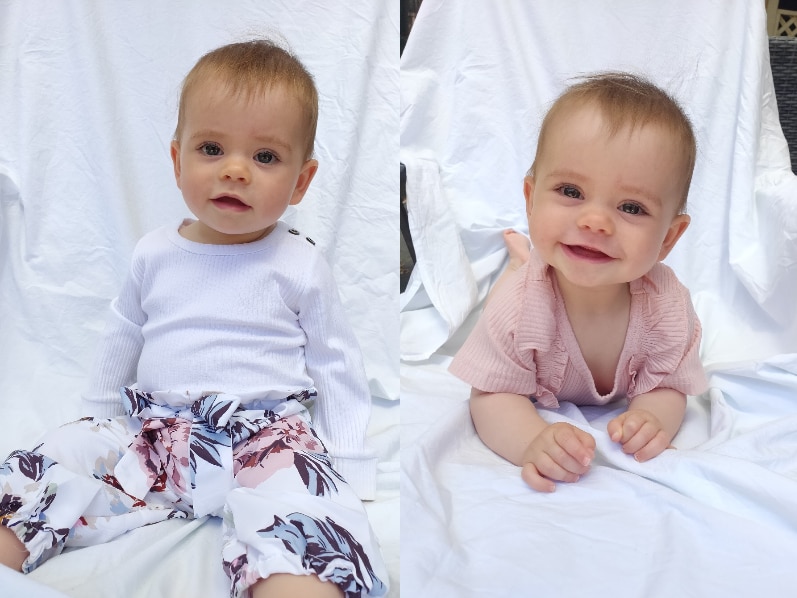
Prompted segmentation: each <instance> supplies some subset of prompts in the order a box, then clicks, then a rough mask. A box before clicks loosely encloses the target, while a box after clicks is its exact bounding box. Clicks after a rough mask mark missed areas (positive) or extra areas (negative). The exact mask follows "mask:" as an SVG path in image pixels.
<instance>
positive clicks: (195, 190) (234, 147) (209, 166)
mask: <svg viewBox="0 0 797 598" xmlns="http://www.w3.org/2000/svg"><path fill="white" fill-rule="evenodd" d="M304 131H305V123H304V120H303V115H302V111H301V108H300V107H299V105H298V102H296V101H295V100H294V99H293V98H292V97H291V96H290V94H289V93H287V92H286V91H285V90H284V89H282V88H281V87H275V88H274V89H271V90H269V91H266V92H265V93H264V94H263V95H261V96H258V97H255V98H247V97H246V96H245V95H242V96H235V95H232V94H230V93H227V92H225V91H222V90H221V86H219V85H214V82H205V83H202V84H200V85H198V86H197V87H196V88H195V89H194V90H193V91H192V93H191V95H190V96H189V97H188V98H186V101H185V121H184V126H183V129H182V131H180V140H179V141H175V142H173V144H172V159H173V161H174V172H175V177H176V179H177V186H178V187H179V188H180V190H181V191H182V194H183V198H184V200H185V202H186V204H187V205H188V208H189V209H190V210H191V212H192V213H193V214H194V215H195V216H196V217H197V219H198V222H197V223H194V225H192V226H191V236H190V238H192V240H198V241H201V242H204V243H215V244H229V243H246V242H249V241H253V240H255V239H257V238H259V237H261V236H263V235H264V234H267V233H268V231H269V230H270V229H271V227H273V225H274V223H275V222H276V221H277V220H278V219H279V218H280V216H282V214H283V213H284V212H285V210H286V209H287V207H288V205H291V204H296V203H299V202H300V201H301V199H302V197H303V196H304V193H305V191H306V190H307V187H308V186H309V184H310V181H311V180H312V178H313V175H314V174H315V171H316V168H317V163H316V162H315V160H305V139H304Z"/></svg>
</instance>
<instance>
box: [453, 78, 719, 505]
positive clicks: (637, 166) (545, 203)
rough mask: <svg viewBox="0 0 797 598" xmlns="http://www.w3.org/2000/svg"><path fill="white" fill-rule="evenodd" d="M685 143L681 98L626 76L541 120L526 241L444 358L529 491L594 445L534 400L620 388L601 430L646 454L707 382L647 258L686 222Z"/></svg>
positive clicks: (639, 455)
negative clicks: (621, 408) (449, 357)
mask: <svg viewBox="0 0 797 598" xmlns="http://www.w3.org/2000/svg"><path fill="white" fill-rule="evenodd" d="M695 155H696V147H695V137H694V133H693V131H692V127H691V125H690V123H689V120H688V119H687V117H686V116H685V115H684V113H683V111H682V110H681V109H680V107H679V106H678V104H677V103H676V102H675V101H674V100H673V99H672V98H671V97H669V96H668V95H667V94H666V93H665V92H663V91H662V90H661V89H659V88H657V87H656V86H654V85H652V84H651V83H649V82H647V81H645V80H643V79H640V78H638V77H635V76H632V75H629V74H625V73H605V74H599V75H595V76H592V77H588V78H585V79H584V80H583V81H581V82H579V83H577V84H575V85H573V86H572V87H570V88H568V89H567V90H566V91H565V92H564V93H563V94H562V95H561V96H560V97H559V98H558V99H557V100H556V102H555V103H554V104H553V106H552V107H551V109H550V111H549V112H548V114H547V115H546V117H545V119H544V120H543V124H542V128H541V131H540V136H539V141H538V145H537V153H536V156H535V158H534V163H533V164H532V166H531V168H530V169H529V172H528V174H527V176H526V178H525V179H524V183H523V193H524V195H525V197H526V211H527V215H528V220H529V234H530V237H531V242H532V245H533V249H532V250H531V251H529V249H528V246H527V242H525V241H524V240H523V237H522V236H521V235H519V234H517V233H508V234H507V235H506V236H505V240H506V242H507V245H508V247H509V249H510V258H511V259H510V266H509V268H508V269H507V271H506V272H505V273H504V274H503V275H502V277H501V278H500V279H499V281H498V282H497V283H496V286H495V288H494V289H493V291H492V292H491V295H490V297H489V300H488V302H487V305H486V307H485V310H484V313H483V314H482V316H481V318H480V319H479V321H478V323H477V325H476V327H475V328H474V330H473V332H472V333H471V335H470V336H469V337H468V339H467V340H466V342H465V343H464V345H463V346H462V348H461V350H460V351H459V352H458V353H457V355H456V356H455V358H454V360H453V362H452V363H451V367H450V371H451V372H452V373H454V374H455V375H456V376H458V377H459V378H461V379H462V380H464V381H466V382H468V383H469V384H470V385H471V386H472V393H471V400H470V410H471V415H472V418H473V422H474V425H475V427H476V431H477V433H478V434H479V437H480V438H481V439H482V440H483V441H484V443H485V444H486V445H487V446H489V447H490V448H491V449H492V450H494V451H495V452H496V453H498V454H499V455H501V456H502V457H504V458H506V459H508V460H509V461H511V462H512V463H514V464H516V465H519V466H520V467H522V473H521V475H522V477H523V479H524V480H525V481H526V483H527V484H529V485H530V486H531V487H532V488H534V489H535V490H539V491H545V492H551V491H553V490H554V489H555V482H557V481H562V482H575V481H577V480H578V479H579V477H580V476H582V475H584V474H585V473H586V472H587V471H588V470H589V466H590V462H591V461H592V459H593V458H594V454H595V440H594V438H593V437H592V436H591V435H590V434H588V433H587V432H584V431H583V430H580V429H579V428H577V427H575V426H572V425H569V424H567V423H554V424H548V423H547V422H546V421H545V420H544V419H543V418H542V417H541V416H540V414H539V413H538V411H537V408H538V407H542V408H556V407H558V406H559V401H570V402H572V403H574V404H576V405H603V404H606V403H609V402H611V401H614V400H617V399H622V398H626V399H628V409H627V410H626V411H625V412H624V413H622V414H621V415H619V416H617V417H616V418H614V419H613V420H612V421H611V422H609V424H608V433H609V436H610V438H611V439H612V440H613V441H615V442H618V443H620V445H621V446H622V449H623V451H625V452H626V453H628V454H631V455H633V456H634V457H635V458H636V459H637V460H638V461H646V460H648V459H651V458H653V457H655V456H657V455H658V454H660V453H661V452H662V451H663V450H664V449H666V448H668V447H669V446H670V443H671V441H672V439H673V437H674V436H675V434H676V433H677V432H678V429H679V428H680V426H681V423H682V421H683V418H684V412H685V408H686V395H695V394H699V393H701V392H703V391H704V390H705V389H706V386H707V383H706V378H705V374H704V372H703V369H702V365H701V363H700V357H699V346H700V333H701V329H700V323H699V321H698V319H697V316H696V314H695V312H694V308H693V307H692V303H691V300H690V297H689V292H688V290H687V289H686V288H685V287H684V286H683V285H681V284H680V283H679V281H678V280H677V279H676V277H675V275H674V274H673V272H672V271H671V270H670V269H669V268H668V267H667V266H665V265H663V264H661V263H660V262H661V260H663V259H664V258H665V257H666V256H667V254H668V253H669V252H670V250H672V248H673V246H674V245H675V243H676V242H677V241H678V239H679V238H680V237H681V235H682V234H683V233H684V231H685V230H686V228H687V226H688V225H689V216H687V215H686V214H685V213H684V209H685V207H686V197H687V193H688V190H689V184H690V181H691V178H692V171H693V168H694V163H695ZM529 397H531V400H530V399H529Z"/></svg>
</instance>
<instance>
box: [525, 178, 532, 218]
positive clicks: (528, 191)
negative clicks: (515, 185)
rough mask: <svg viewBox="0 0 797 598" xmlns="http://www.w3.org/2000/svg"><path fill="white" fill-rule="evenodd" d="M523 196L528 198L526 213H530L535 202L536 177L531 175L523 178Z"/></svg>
mask: <svg viewBox="0 0 797 598" xmlns="http://www.w3.org/2000/svg"><path fill="white" fill-rule="evenodd" d="M523 197H525V198H526V215H530V214H531V205H532V203H534V177H533V176H531V175H527V176H526V177H524V178H523Z"/></svg>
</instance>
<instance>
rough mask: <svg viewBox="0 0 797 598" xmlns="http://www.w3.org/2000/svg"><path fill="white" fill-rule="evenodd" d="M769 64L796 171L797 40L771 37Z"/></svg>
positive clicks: (782, 122)
mask: <svg viewBox="0 0 797 598" xmlns="http://www.w3.org/2000/svg"><path fill="white" fill-rule="evenodd" d="M769 63H770V65H771V66H772V79H773V80H774V82H775V99H776V100H777V102H778V114H779V116H780V126H781V127H782V128H783V134H784V135H785V136H786V141H787V142H788V144H789V154H790V155H791V168H792V171H794V170H795V168H797V38H794V37H785V36H781V37H770V38H769Z"/></svg>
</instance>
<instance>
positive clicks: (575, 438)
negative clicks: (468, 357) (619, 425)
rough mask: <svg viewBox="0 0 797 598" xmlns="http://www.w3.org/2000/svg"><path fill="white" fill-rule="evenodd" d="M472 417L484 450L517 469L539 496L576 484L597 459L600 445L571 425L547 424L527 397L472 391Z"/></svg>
mask: <svg viewBox="0 0 797 598" xmlns="http://www.w3.org/2000/svg"><path fill="white" fill-rule="evenodd" d="M470 413H471V417H472V418H473V424H474V426H475V427H476V432H477V434H478V435H479V438H481V439H482V441H483V442H484V444H486V445H487V446H488V447H489V448H491V449H492V450H493V451H495V452H496V453H497V454H499V455H500V456H502V457H503V458H504V459H507V460H508V461H511V462H512V463H514V464H515V465H518V466H520V467H522V468H523V469H522V472H521V477H522V478H523V480H524V481H525V482H526V483H527V484H528V485H529V486H531V487H532V488H534V489H535V490H538V491H540V492H553V491H554V490H555V488H556V486H555V484H554V483H553V482H554V481H562V482H575V481H577V480H578V479H579V477H580V476H581V475H583V474H584V473H586V472H587V470H588V469H589V464H590V462H591V461H592V459H593V458H594V456H595V439H594V438H593V437H592V436H590V435H589V434H587V433H586V432H584V431H583V430H579V429H578V428H576V427H575V426H571V425H570V424H566V423H555V424H548V423H547V422H546V421H545V420H544V419H542V417H540V414H539V413H537V409H536V408H535V407H534V405H533V404H532V402H531V401H530V400H529V398H528V397H525V396H523V395H517V394H512V393H505V392H504V393H485V392H482V391H480V390H478V389H476V388H474V389H472V391H471V397H470Z"/></svg>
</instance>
